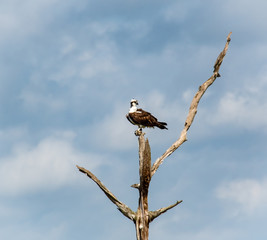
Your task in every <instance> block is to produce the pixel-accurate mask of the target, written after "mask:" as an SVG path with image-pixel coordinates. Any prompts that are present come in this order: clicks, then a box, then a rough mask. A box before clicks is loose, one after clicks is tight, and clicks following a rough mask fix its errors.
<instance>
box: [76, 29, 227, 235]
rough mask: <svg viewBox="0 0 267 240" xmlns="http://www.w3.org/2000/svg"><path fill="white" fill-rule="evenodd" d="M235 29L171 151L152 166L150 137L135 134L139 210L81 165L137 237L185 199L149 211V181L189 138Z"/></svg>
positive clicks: (147, 233)
mask: <svg viewBox="0 0 267 240" xmlns="http://www.w3.org/2000/svg"><path fill="white" fill-rule="evenodd" d="M230 36H231V32H230V33H229V35H228V37H227V42H226V44H225V47H224V49H223V51H222V52H221V53H220V54H219V56H218V58H217V59H216V61H215V64H214V70H213V75H212V76H211V77H210V78H209V79H208V80H207V81H206V82H204V83H203V84H202V85H201V86H200V87H199V89H198V91H197V93H196V95H195V96H194V98H193V100H192V102H191V105H190V108H189V113H188V116H187V118H186V120H185V124H184V129H183V130H182V132H181V134H180V137H179V138H178V140H177V141H175V142H174V143H173V144H172V145H171V146H170V147H169V148H168V149H167V150H166V152H165V153H164V154H163V155H162V156H161V157H159V158H158V159H157V160H156V161H155V163H154V164H153V166H152V167H151V151H150V146H149V142H148V140H147V139H146V140H145V138H144V134H145V133H142V131H138V130H137V131H135V135H136V136H138V140H139V175H140V183H138V184H134V185H132V187H134V188H136V189H138V190H139V204H138V209H137V212H134V211H132V210H131V209H130V208H129V207H128V206H127V205H125V204H124V203H122V202H121V201H119V200H118V199H117V198H116V197H115V196H114V195H113V194H112V193H111V192H110V191H109V190H108V189H107V188H106V187H105V186H104V184H103V183H102V182H101V181H100V180H99V179H98V178H97V177H96V176H95V175H94V174H93V173H91V172H90V171H88V170H87V169H85V168H82V167H79V166H77V168H78V169H79V171H81V172H82V173H84V174H86V175H87V176H88V177H89V178H91V179H92V180H93V181H94V182H95V183H96V184H97V185H98V186H99V187H100V189H101V190H102V191H103V192H104V193H105V194H106V196H107V197H108V198H109V199H110V201H111V202H113V203H114V204H115V205H116V206H117V208H118V209H119V211H120V212H121V213H122V214H123V215H124V216H126V217H127V218H129V219H131V220H132V221H133V222H134V223H135V228H136V238H137V240H148V236H149V223H150V222H152V221H153V220H154V219H155V218H157V217H158V216H160V215H161V214H163V213H165V212H167V211H168V210H169V209H172V208H173V207H175V206H177V205H178V204H180V203H181V202H182V201H177V202H176V203H174V204H172V205H170V206H168V207H165V208H160V209H158V210H156V211H149V210H148V190H149V184H150V181H151V177H152V176H153V175H154V174H155V172H156V171H157V169H158V168H159V166H160V165H161V164H162V163H163V161H164V160H165V159H166V158H167V157H168V156H170V155H171V154H172V153H173V152H174V151H175V150H177V149H178V148H179V147H180V146H181V145H182V144H183V143H184V142H185V141H187V131H188V130H189V128H190V126H191V125H192V123H193V121H194V118H195V115H196V113H197V107H198V104H199V101H200V99H201V97H202V96H203V94H204V93H205V92H206V90H207V89H208V87H209V86H210V85H211V84H212V83H213V82H214V81H215V80H216V78H217V77H220V74H219V70H220V66H221V64H222V61H223V59H224V57H225V55H226V52H227V50H228V46H229V43H230V41H231V39H230Z"/></svg>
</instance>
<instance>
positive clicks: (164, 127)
mask: <svg viewBox="0 0 267 240" xmlns="http://www.w3.org/2000/svg"><path fill="white" fill-rule="evenodd" d="M166 126H167V123H165V122H157V127H158V128H160V129H168V128H167V127H166Z"/></svg>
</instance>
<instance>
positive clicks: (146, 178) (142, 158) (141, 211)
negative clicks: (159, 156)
mask: <svg viewBox="0 0 267 240" xmlns="http://www.w3.org/2000/svg"><path fill="white" fill-rule="evenodd" d="M138 140H139V175H140V185H139V204H138V209H137V212H136V222H135V229H136V238H137V240H148V233H149V211H148V189H149V183H150V180H151V152H150V146H149V142H148V139H146V140H145V138H144V133H142V134H141V135H140V136H139V138H138Z"/></svg>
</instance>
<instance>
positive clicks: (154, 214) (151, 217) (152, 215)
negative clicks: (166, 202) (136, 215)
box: [149, 200, 183, 222]
mask: <svg viewBox="0 0 267 240" xmlns="http://www.w3.org/2000/svg"><path fill="white" fill-rule="evenodd" d="M181 202H183V200H181V201H177V202H176V203H174V204H172V205H170V206H168V207H165V208H160V209H159V210H156V211H150V212H149V222H152V221H153V220H154V219H155V218H157V217H158V216H160V215H161V214H162V213H165V212H167V211H168V210H170V209H172V208H174V207H176V206H177V205H178V204H180V203H181Z"/></svg>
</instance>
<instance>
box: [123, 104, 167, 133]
mask: <svg viewBox="0 0 267 240" xmlns="http://www.w3.org/2000/svg"><path fill="white" fill-rule="evenodd" d="M137 105H138V101H137V100H135V99H132V100H131V107H130V110H129V113H128V114H127V115H126V118H127V119H128V120H129V122H131V123H132V124H134V125H137V126H138V127H139V130H142V128H145V127H151V128H154V127H158V128H160V129H168V128H167V127H166V126H167V123H165V122H159V121H158V119H157V118H155V117H154V116H153V115H152V114H151V113H149V112H147V111H144V110H143V109H141V108H137Z"/></svg>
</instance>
